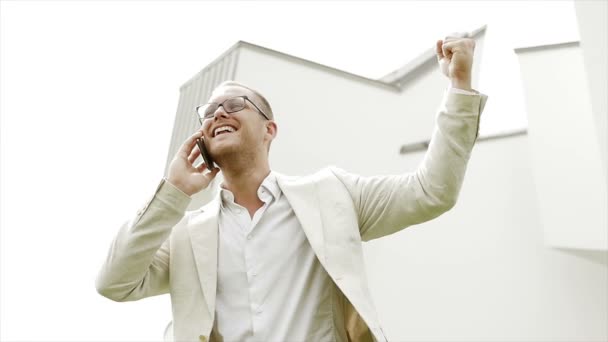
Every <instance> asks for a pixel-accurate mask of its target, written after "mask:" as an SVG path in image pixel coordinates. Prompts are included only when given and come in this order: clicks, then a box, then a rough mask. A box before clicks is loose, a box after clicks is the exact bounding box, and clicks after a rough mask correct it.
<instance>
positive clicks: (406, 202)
mask: <svg viewBox="0 0 608 342" xmlns="http://www.w3.org/2000/svg"><path fill="white" fill-rule="evenodd" d="M486 100H487V96H486V95H483V94H477V95H464V94H457V93H454V92H447V94H446V95H445V96H444V99H443V101H442V104H441V106H440V107H439V110H438V113H437V117H436V125H435V128H434V130H433V135H432V138H431V142H430V144H429V147H428V150H427V152H426V154H425V156H424V158H423V161H422V162H421V164H420V165H419V166H418V168H417V170H416V171H415V172H412V173H407V174H401V175H391V176H374V177H362V176H358V175H355V174H351V173H348V172H345V171H344V170H341V169H332V171H333V172H334V174H335V175H336V176H337V177H338V179H340V181H341V182H342V183H343V184H344V185H345V187H346V188H347V190H348V192H349V193H350V195H351V197H352V200H353V202H354V205H355V210H356V212H357V215H358V221H359V231H360V234H361V238H362V240H363V241H368V240H372V239H376V238H379V237H382V236H385V235H389V234H392V233H395V232H397V231H399V230H402V229H404V228H406V227H408V226H410V225H413V224H417V223H421V222H424V221H428V220H430V219H433V218H435V217H437V216H439V215H441V214H442V213H444V212H446V211H447V210H449V209H450V208H452V207H453V206H454V204H455V203H456V200H457V198H458V193H459V192H460V187H461V185H462V182H463V179H464V175H465V171H466V166H467V162H468V160H469V157H470V155H471V151H472V149H473V145H474V144H475V140H476V139H477V135H478V133H479V117H480V115H481V112H482V111H483V108H484V106H485V102H486Z"/></svg>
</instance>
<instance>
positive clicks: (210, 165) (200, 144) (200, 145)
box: [196, 137, 215, 171]
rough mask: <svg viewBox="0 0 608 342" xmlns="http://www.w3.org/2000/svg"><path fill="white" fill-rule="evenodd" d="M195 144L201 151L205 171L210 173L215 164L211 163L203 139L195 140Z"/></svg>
mask: <svg viewBox="0 0 608 342" xmlns="http://www.w3.org/2000/svg"><path fill="white" fill-rule="evenodd" d="M196 144H197V145H198V149H199V150H201V156H202V157H203V160H204V161H205V165H206V166H207V169H209V171H212V170H213V168H214V167H215V163H214V162H213V159H212V158H211V155H210V154H209V151H207V146H206V145H205V137H202V138H198V139H196Z"/></svg>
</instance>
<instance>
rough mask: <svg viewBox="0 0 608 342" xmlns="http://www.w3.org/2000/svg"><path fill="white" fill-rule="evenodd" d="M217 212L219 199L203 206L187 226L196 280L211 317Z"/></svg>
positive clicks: (215, 267) (215, 276) (215, 269)
mask: <svg viewBox="0 0 608 342" xmlns="http://www.w3.org/2000/svg"><path fill="white" fill-rule="evenodd" d="M219 210H220V202H219V197H216V198H215V199H214V200H212V201H211V202H210V203H209V204H208V205H206V206H204V207H203V208H202V209H201V212H200V213H199V214H198V215H195V216H194V217H192V218H191V219H190V222H189V224H188V232H189V233H190V242H191V243H192V253H193V255H194V260H195V262H196V269H197V271H198V278H199V281H200V283H201V287H202V290H203V295H204V296H205V301H206V302H207V307H208V309H209V314H210V315H211V317H213V314H214V313H215V295H216V288H217V243H218V241H217V240H218V229H219V228H218V220H217V218H218V215H219Z"/></svg>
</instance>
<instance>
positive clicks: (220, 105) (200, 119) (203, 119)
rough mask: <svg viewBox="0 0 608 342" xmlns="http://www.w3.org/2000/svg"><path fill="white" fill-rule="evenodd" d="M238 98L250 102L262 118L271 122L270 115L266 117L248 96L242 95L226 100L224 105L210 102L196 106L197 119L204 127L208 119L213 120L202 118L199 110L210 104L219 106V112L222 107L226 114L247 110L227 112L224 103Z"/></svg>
mask: <svg viewBox="0 0 608 342" xmlns="http://www.w3.org/2000/svg"><path fill="white" fill-rule="evenodd" d="M237 97H240V98H243V99H245V100H246V101H249V103H251V104H252V105H253V107H255V109H256V110H257V111H258V112H259V113H260V114H261V115H262V116H263V117H264V118H265V119H266V120H269V121H270V118H269V117H268V115H266V113H264V112H263V111H262V110H261V109H260V108H259V107H258V106H257V105H256V104H255V103H253V101H251V100H250V99H249V97H248V96H247V95H241V96H233V97H231V98H228V99H225V100H224V101H222V103H215V102H208V103H205V104H202V105H198V106H196V109H195V110H194V112H195V114H196V117H197V118H198V121H199V123H200V124H201V125H202V124H203V121H205V120H207V119H211V118H212V117H209V118H205V117H204V116H203V117H201V115H200V114H199V112H198V109H199V108H201V107H204V106H206V105H210V104H217V108H215V110H217V109H218V108H220V107H222V109H223V110H224V112H226V114H232V113H238V112H240V111H242V110H243V109H245V108H247V106H243V109H239V110H236V111H234V112H228V111H227V110H226V107H224V103H225V102H226V101H229V100H232V99H235V98H237ZM213 113H214V116H215V111H213Z"/></svg>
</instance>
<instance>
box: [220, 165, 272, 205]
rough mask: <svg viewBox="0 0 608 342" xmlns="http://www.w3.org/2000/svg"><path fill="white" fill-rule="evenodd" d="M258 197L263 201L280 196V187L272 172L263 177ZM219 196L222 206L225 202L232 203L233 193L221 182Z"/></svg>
mask: <svg viewBox="0 0 608 342" xmlns="http://www.w3.org/2000/svg"><path fill="white" fill-rule="evenodd" d="M267 194H270V196H272V197H270V198H268V196H267ZM258 197H259V198H260V199H261V200H262V201H264V202H271V201H272V200H275V201H276V200H278V199H279V197H281V188H279V183H278V182H277V176H276V174H275V173H274V172H272V171H270V173H269V174H268V176H266V178H264V180H263V181H262V184H260V187H259V188H258ZM220 198H221V199H222V200H221V205H222V207H223V206H225V205H226V204H233V203H234V194H233V193H232V191H230V190H228V189H226V188H224V187H223V184H220Z"/></svg>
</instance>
